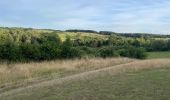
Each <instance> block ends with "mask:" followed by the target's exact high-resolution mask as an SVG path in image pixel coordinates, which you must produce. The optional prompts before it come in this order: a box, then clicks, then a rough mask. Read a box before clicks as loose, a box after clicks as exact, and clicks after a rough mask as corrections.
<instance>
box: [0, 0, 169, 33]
mask: <svg viewBox="0 0 170 100" xmlns="http://www.w3.org/2000/svg"><path fill="white" fill-rule="evenodd" d="M0 26H2V27H4V26H8V27H32V28H50V29H61V30H65V29H92V30H97V31H99V30H107V31H115V32H147V33H162V34H166V33H168V34H170V0H0Z"/></svg>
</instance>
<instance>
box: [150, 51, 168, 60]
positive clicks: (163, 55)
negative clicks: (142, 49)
mask: <svg viewBox="0 0 170 100" xmlns="http://www.w3.org/2000/svg"><path fill="white" fill-rule="evenodd" d="M148 58H149V59H153V58H170V51H167V52H148Z"/></svg>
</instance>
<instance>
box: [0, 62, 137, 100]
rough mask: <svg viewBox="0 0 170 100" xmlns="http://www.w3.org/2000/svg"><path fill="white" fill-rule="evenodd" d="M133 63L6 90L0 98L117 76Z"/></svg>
mask: <svg viewBox="0 0 170 100" xmlns="http://www.w3.org/2000/svg"><path fill="white" fill-rule="evenodd" d="M135 62H138V61H134V62H130V63H126V64H120V65H115V66H112V67H108V68H103V69H98V70H93V71H88V72H83V73H80V74H76V75H71V76H66V77H63V78H59V79H53V80H48V81H44V82H40V83H36V84H32V85H29V86H26V87H19V88H16V89H11V90H8V91H5V92H3V93H1V94H0V97H1V96H8V95H10V94H14V93H18V92H21V91H23V90H27V89H34V88H36V87H44V86H51V85H54V84H61V83H63V82H67V81H71V80H75V79H83V78H90V77H94V76H96V75H99V74H102V73H103V72H111V73H112V74H117V73H120V72H124V67H125V66H129V65H131V64H134V63H135ZM125 69H126V68H125Z"/></svg>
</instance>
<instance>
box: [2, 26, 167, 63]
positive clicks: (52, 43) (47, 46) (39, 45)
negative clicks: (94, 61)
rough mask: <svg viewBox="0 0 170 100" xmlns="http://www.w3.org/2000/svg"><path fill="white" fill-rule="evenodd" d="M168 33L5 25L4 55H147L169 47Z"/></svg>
mask: <svg viewBox="0 0 170 100" xmlns="http://www.w3.org/2000/svg"><path fill="white" fill-rule="evenodd" d="M165 37H166V38H165ZM168 37H170V36H168V35H156V34H140V33H138V34H137V33H136V34H135V33H115V32H108V31H100V32H97V31H93V30H66V31H60V30H50V29H32V28H8V27H1V28H0V59H1V60H7V61H17V62H27V61H42V60H55V59H70V58H86V57H103V58H106V57H130V58H137V59H145V58H147V53H146V52H149V51H169V50H170V40H169V38H168Z"/></svg>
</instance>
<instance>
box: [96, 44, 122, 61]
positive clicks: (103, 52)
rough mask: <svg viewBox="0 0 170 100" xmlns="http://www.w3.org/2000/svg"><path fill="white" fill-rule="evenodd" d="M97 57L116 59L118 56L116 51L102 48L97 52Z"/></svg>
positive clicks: (111, 48) (110, 48)
mask: <svg viewBox="0 0 170 100" xmlns="http://www.w3.org/2000/svg"><path fill="white" fill-rule="evenodd" d="M99 56H101V57H104V58H106V57H117V56H119V54H118V53H117V52H116V50H115V49H114V48H113V47H110V46H109V47H103V48H101V49H100V50H99Z"/></svg>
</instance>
